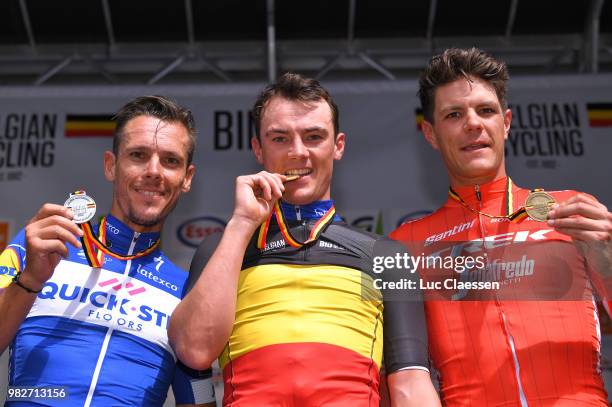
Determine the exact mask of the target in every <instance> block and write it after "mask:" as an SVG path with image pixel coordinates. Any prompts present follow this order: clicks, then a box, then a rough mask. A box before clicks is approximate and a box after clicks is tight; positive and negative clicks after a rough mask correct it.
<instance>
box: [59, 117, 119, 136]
mask: <svg viewBox="0 0 612 407" xmlns="http://www.w3.org/2000/svg"><path fill="white" fill-rule="evenodd" d="M114 131H115V122H114V121H113V116H112V115H103V114H96V115H91V114H68V115H66V124H65V126H64V135H65V136H66V137H112V136H113V132H114Z"/></svg>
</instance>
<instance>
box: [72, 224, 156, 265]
mask: <svg viewBox="0 0 612 407" xmlns="http://www.w3.org/2000/svg"><path fill="white" fill-rule="evenodd" d="M79 226H80V227H81V229H82V230H83V237H81V243H82V244H83V252H84V253H85V258H86V259H87V262H88V263H89V265H90V266H91V267H94V268H100V267H101V266H102V264H104V255H105V254H107V255H109V256H111V257H113V258H115V259H118V260H133V259H137V258H139V257H143V256H146V255H147V254H149V253H151V252H152V251H154V250H155V249H157V247H158V246H159V244H160V240H159V239H157V241H156V242H155V243H153V245H152V246H150V247H149V248H147V249H145V250H142V251H140V252H138V253H135V254H132V255H129V256H123V255H120V254H117V253H114V252H113V251H112V250H111V249H109V248H108V247H107V246H106V244H105V242H106V217H104V218H102V221H101V222H100V233H99V237H97V236H96V235H95V234H94V232H93V227H92V226H91V223H89V222H87V223H83V224H81V225H79Z"/></svg>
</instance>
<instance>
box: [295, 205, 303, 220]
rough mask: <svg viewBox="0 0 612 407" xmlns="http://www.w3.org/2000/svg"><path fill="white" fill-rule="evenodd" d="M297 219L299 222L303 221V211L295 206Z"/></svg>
mask: <svg viewBox="0 0 612 407" xmlns="http://www.w3.org/2000/svg"><path fill="white" fill-rule="evenodd" d="M295 217H296V218H297V220H302V211H301V209H300V207H299V206H298V205H295Z"/></svg>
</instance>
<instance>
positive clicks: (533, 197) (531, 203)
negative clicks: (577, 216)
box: [525, 191, 556, 222]
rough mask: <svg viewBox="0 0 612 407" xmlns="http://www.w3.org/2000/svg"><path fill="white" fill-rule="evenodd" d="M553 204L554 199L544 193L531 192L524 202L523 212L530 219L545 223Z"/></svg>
mask: <svg viewBox="0 0 612 407" xmlns="http://www.w3.org/2000/svg"><path fill="white" fill-rule="evenodd" d="M555 202H556V201H555V198H553V197H552V196H550V195H549V194H547V193H546V192H544V191H531V192H529V195H527V199H526V200H525V210H526V211H527V215H529V217H530V218H531V219H533V220H537V221H538V222H546V219H547V218H548V212H549V211H550V210H551V208H552V206H553V205H554V204H555Z"/></svg>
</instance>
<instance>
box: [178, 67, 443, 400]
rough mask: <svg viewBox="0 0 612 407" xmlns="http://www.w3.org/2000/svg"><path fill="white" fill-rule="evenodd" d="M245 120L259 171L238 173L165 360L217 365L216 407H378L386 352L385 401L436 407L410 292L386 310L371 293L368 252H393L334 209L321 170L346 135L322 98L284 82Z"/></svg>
mask: <svg viewBox="0 0 612 407" xmlns="http://www.w3.org/2000/svg"><path fill="white" fill-rule="evenodd" d="M253 112H254V113H253V114H254V119H255V120H254V121H255V124H256V130H257V132H256V137H254V138H253V139H252V147H253V151H254V153H255V156H256V158H257V160H258V162H259V163H260V164H262V165H263V167H264V169H265V171H262V172H260V173H258V174H254V175H247V176H242V177H238V179H237V180H236V201H235V208H234V213H233V215H232V218H231V219H230V221H229V222H228V224H227V227H226V229H225V231H224V233H223V235H217V236H214V237H211V238H209V239H207V240H206V241H204V242H203V243H202V245H201V246H200V248H199V249H198V251H197V253H196V255H195V257H194V260H193V262H192V267H191V270H192V271H193V272H194V273H195V274H194V276H193V278H191V279H190V282H189V284H188V285H189V286H190V287H191V291H190V292H189V294H187V296H186V297H185V299H184V300H183V301H182V302H181V304H180V305H179V306H178V307H177V308H176V311H175V313H174V315H173V317H172V319H171V322H170V327H169V336H170V340H171V343H172V344H173V346H174V349H175V350H176V352H177V355H178V356H179V358H180V359H181V360H182V361H183V362H184V363H185V364H187V365H189V366H191V367H192V368H196V369H201V368H206V367H208V366H210V364H211V363H212V362H213V361H214V360H215V359H216V358H217V357H219V359H220V365H221V367H222V369H223V376H224V383H225V387H224V389H225V393H224V405H232V406H252V405H266V406H280V405H282V406H294V405H295V406H346V405H348V404H352V405H355V406H378V404H379V394H378V377H379V371H380V368H381V362H382V348H383V346H382V345H383V342H384V344H385V354H386V355H385V360H386V364H387V365H388V366H389V367H391V370H392V371H394V373H393V374H391V375H390V376H389V384H390V389H391V396H392V400H393V402H394V404H395V405H402V406H410V405H417V404H418V405H419V406H423V405H425V406H429V405H439V401H438V398H437V394H436V392H435V390H434V388H433V386H432V384H431V381H430V379H429V372H428V356H427V347H426V342H427V337H426V328H425V324H424V316H423V305H422V301H420V293H418V292H417V293H416V294H415V295H416V296H417V297H418V298H416V299H413V300H412V301H408V302H404V303H399V302H397V303H393V302H387V301H383V299H382V295H381V292H380V291H379V290H376V289H374V288H373V284H372V281H373V280H374V279H375V278H376V276H375V275H374V273H373V269H372V262H373V258H374V256H378V255H388V256H394V255H395V254H396V253H398V252H403V250H404V249H403V248H402V247H401V246H398V245H396V243H393V242H391V241H388V240H387V239H385V238H382V237H378V236H375V235H371V234H368V233H365V232H362V231H359V230H356V229H353V228H351V227H349V226H347V225H346V223H345V222H343V221H342V220H341V219H340V217H339V216H338V215H337V214H336V212H335V206H334V202H333V201H332V200H331V193H330V185H331V178H332V173H333V164H334V161H336V160H340V159H341V158H342V155H343V153H344V145H345V141H346V137H345V135H344V133H341V132H339V131H338V112H337V107H336V105H335V104H334V103H333V101H332V100H331V97H330V96H329V94H328V93H327V91H326V90H325V89H323V88H322V87H321V86H320V85H319V84H318V82H316V81H315V80H312V79H305V78H303V77H301V76H299V75H295V74H285V75H284V76H282V77H281V78H280V79H279V81H278V82H277V83H276V84H273V85H271V86H269V87H267V88H266V89H265V90H264V91H263V93H262V94H261V95H260V97H259V99H258V100H257V102H256V103H255V108H254V111H253ZM198 273H201V275H200V276H199V278H198V277H197V274H198ZM409 278H415V277H414V275H413V276H410V275H409ZM383 321H384V324H383ZM383 325H384V339H383Z"/></svg>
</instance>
